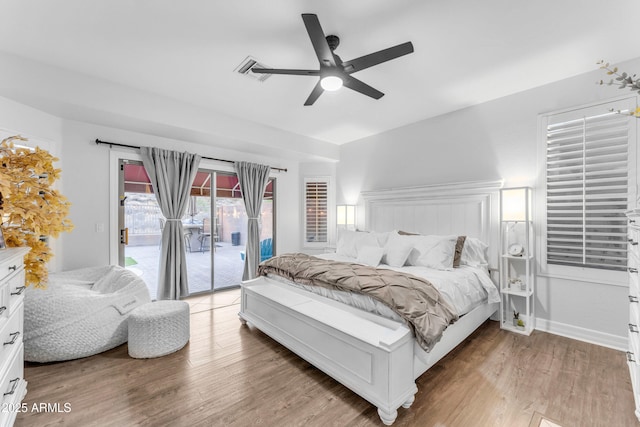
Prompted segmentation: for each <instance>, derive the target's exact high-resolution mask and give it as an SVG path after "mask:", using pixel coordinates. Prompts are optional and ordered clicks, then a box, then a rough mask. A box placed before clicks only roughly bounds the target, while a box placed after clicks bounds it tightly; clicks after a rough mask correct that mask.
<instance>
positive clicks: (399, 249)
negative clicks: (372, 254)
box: [383, 233, 413, 267]
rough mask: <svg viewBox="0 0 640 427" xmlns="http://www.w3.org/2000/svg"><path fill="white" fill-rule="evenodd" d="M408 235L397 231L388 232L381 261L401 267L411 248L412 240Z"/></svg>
mask: <svg viewBox="0 0 640 427" xmlns="http://www.w3.org/2000/svg"><path fill="white" fill-rule="evenodd" d="M408 237H409V236H400V235H399V234H397V233H391V234H389V240H388V241H387V244H386V245H385V247H384V259H383V262H384V263H385V264H387V265H388V266H391V267H402V266H403V265H404V263H405V262H406V261H407V258H408V257H409V253H411V251H412V250H413V240H411V239H409V238H408Z"/></svg>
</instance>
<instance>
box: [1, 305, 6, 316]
mask: <svg viewBox="0 0 640 427" xmlns="http://www.w3.org/2000/svg"><path fill="white" fill-rule="evenodd" d="M6 309H7V306H6V305H3V306H2V307H0V314H2V313H4V311H5V310H6Z"/></svg>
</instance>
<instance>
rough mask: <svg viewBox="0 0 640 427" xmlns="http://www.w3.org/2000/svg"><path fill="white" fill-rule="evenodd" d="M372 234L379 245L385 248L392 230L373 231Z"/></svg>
mask: <svg viewBox="0 0 640 427" xmlns="http://www.w3.org/2000/svg"><path fill="white" fill-rule="evenodd" d="M371 234H372V235H373V236H374V237H375V238H376V240H377V241H378V246H380V247H381V248H384V246H385V245H386V244H387V240H389V235H390V234H391V232H389V231H378V232H376V231H372V232H371Z"/></svg>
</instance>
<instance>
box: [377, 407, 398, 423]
mask: <svg viewBox="0 0 640 427" xmlns="http://www.w3.org/2000/svg"><path fill="white" fill-rule="evenodd" d="M378 416H379V417H380V420H382V423H383V424H384V425H386V426H390V425H391V424H393V422H394V421H395V420H396V418H397V417H398V411H391V412H386V411H383V410H382V409H380V408H378Z"/></svg>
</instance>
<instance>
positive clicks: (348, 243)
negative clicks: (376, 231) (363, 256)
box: [336, 230, 378, 258]
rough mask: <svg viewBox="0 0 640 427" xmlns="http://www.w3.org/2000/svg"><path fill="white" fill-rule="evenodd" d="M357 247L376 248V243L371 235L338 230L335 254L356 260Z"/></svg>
mask: <svg viewBox="0 0 640 427" xmlns="http://www.w3.org/2000/svg"><path fill="white" fill-rule="evenodd" d="M358 245H371V246H377V245H378V242H377V240H376V238H375V237H374V236H373V235H372V234H371V233H366V232H362V231H351V230H339V231H338V240H337V242H336V254H338V255H344V256H348V257H350V258H356V257H357V256H358Z"/></svg>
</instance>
